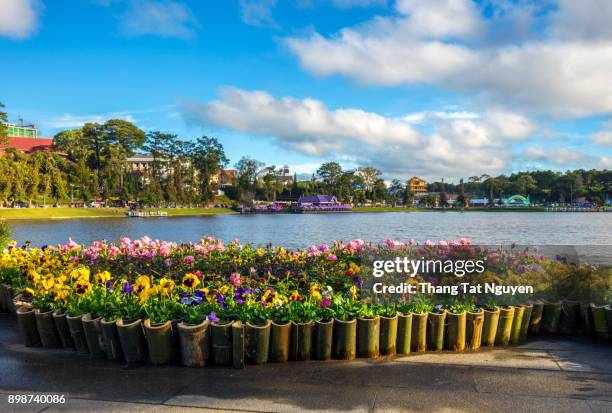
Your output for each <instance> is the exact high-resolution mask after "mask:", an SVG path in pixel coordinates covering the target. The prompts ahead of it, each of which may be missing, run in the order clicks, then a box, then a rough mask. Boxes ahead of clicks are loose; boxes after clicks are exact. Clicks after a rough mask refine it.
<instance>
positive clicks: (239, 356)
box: [231, 321, 246, 369]
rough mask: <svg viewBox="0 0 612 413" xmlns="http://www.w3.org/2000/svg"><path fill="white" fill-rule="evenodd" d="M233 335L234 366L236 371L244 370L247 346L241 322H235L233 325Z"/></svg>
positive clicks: (232, 355)
mask: <svg viewBox="0 0 612 413" xmlns="http://www.w3.org/2000/svg"><path fill="white" fill-rule="evenodd" d="M231 334H232V354H231V358H232V360H231V361H232V365H233V366H234V368H235V369H243V368H244V367H245V364H246V363H245V359H244V356H245V350H244V348H245V346H244V325H243V324H242V322H240V321H234V322H233V323H232V324H231Z"/></svg>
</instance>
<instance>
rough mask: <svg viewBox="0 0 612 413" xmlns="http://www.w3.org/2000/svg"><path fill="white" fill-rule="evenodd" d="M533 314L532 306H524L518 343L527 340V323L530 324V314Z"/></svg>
mask: <svg viewBox="0 0 612 413" xmlns="http://www.w3.org/2000/svg"><path fill="white" fill-rule="evenodd" d="M532 312H533V304H527V305H526V306H525V312H524V313H523V321H522V322H521V333H520V337H519V339H520V341H525V340H526V339H527V332H528V330H529V323H530V322H531V314H532Z"/></svg>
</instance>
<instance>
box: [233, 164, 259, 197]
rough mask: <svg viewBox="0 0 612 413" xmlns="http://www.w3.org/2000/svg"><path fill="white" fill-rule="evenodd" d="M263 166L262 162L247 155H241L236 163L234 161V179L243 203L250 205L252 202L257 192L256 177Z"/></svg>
mask: <svg viewBox="0 0 612 413" xmlns="http://www.w3.org/2000/svg"><path fill="white" fill-rule="evenodd" d="M263 166H264V163H263V162H259V161H258V160H255V159H252V158H250V157H248V156H243V157H242V158H241V159H240V160H239V161H238V163H236V165H235V167H236V172H237V177H236V178H237V180H236V181H237V185H238V191H239V196H240V202H241V203H242V204H243V205H246V206H250V205H252V204H253V200H254V199H255V194H256V193H257V178H258V176H259V173H260V172H261V169H262V167H263Z"/></svg>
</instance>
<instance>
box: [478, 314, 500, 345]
mask: <svg viewBox="0 0 612 413" xmlns="http://www.w3.org/2000/svg"><path fill="white" fill-rule="evenodd" d="M483 311H484V321H483V324H482V345H483V346H492V345H494V344H495V336H496V335H497V326H498V325H499V314H500V309H499V307H495V309H494V310H487V309H486V308H485V309H484V310H483Z"/></svg>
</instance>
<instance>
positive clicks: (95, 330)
mask: <svg viewBox="0 0 612 413" xmlns="http://www.w3.org/2000/svg"><path fill="white" fill-rule="evenodd" d="M82 321H83V331H84V332H85V340H86V342H87V348H88V349H89V354H90V355H91V357H98V358H102V357H106V351H105V350H104V341H102V327H101V325H100V321H102V319H101V318H100V317H96V318H93V317H92V316H91V314H85V315H84V316H83V319H82Z"/></svg>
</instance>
